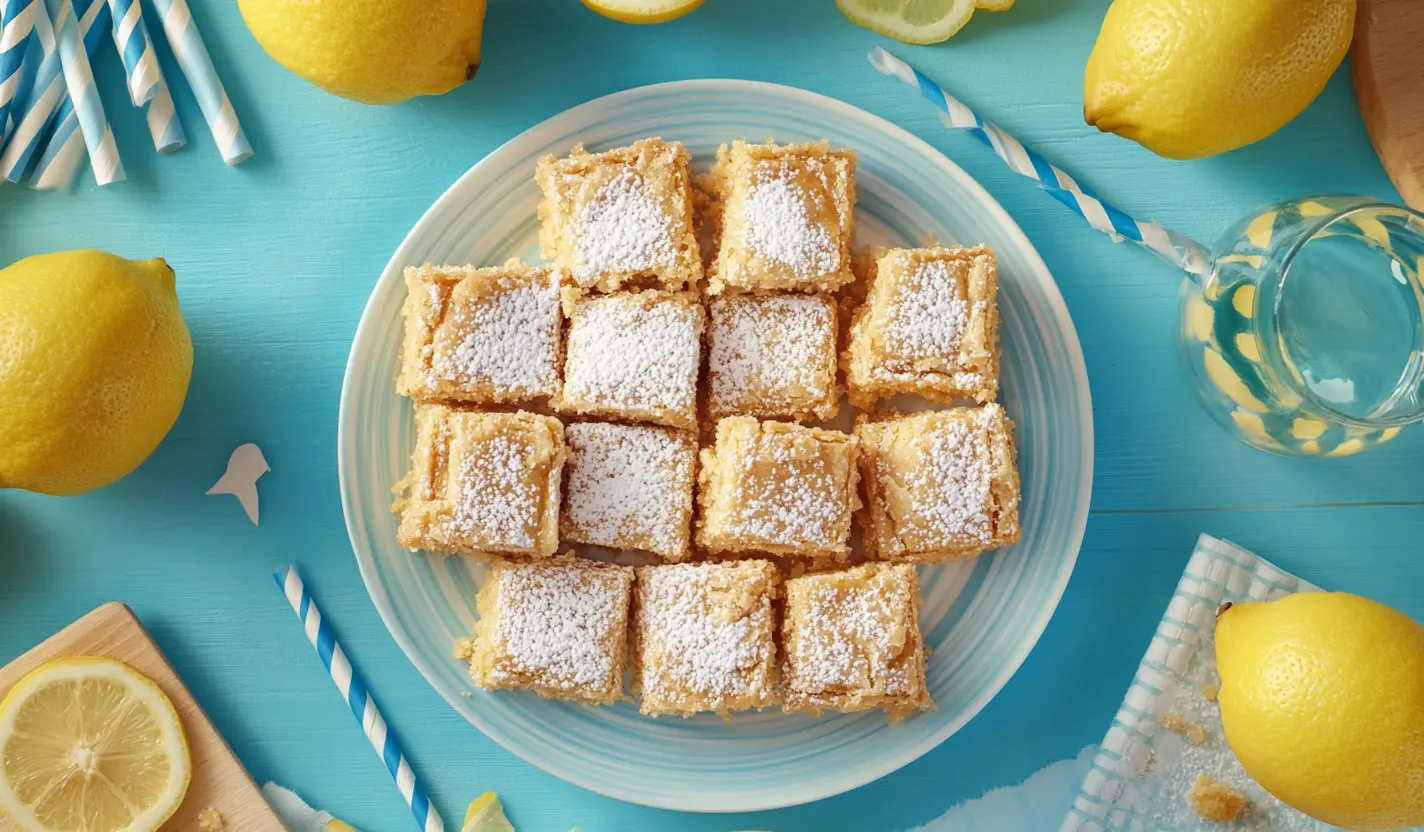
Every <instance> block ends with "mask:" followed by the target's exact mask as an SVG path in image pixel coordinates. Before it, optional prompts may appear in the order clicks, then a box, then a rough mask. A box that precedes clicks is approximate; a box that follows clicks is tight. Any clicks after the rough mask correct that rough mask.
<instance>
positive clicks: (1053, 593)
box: [338, 81, 1093, 812]
mask: <svg viewBox="0 0 1424 832" xmlns="http://www.w3.org/2000/svg"><path fill="white" fill-rule="evenodd" d="M650 135H660V136H662V137H663V138H666V139H676V140H679V141H682V142H683V143H685V144H686V145H687V146H688V148H689V150H691V152H692V154H693V156H694V159H695V163H696V164H697V165H698V166H700V167H701V168H702V169H705V168H706V166H707V165H708V164H709V163H710V161H711V158H712V156H713V154H714V153H715V151H716V148H717V146H718V145H719V144H721V143H723V142H726V141H730V140H731V139H735V138H743V137H745V138H748V139H753V140H761V139H763V138H766V137H768V136H770V137H774V138H775V139H776V140H777V141H781V142H796V141H807V140H814V139H821V138H827V139H829V140H830V141H831V143H832V144H833V145H836V146H839V147H847V148H852V149H854V150H856V151H857V152H858V153H859V154H860V164H859V171H858V174H857V180H858V183H859V186H860V201H859V205H858V206H857V209H856V210H857V224H858V229H859V230H858V236H859V242H860V243H863V244H865V243H868V244H875V245H890V244H893V245H906V244H910V245H913V244H918V243H921V242H923V241H924V240H926V239H929V238H934V239H936V240H939V241H941V242H962V243H979V242H983V243H987V244H988V245H990V246H991V247H992V248H993V249H994V251H995V252H996V253H997V255H998V260H999V274H1000V282H1001V289H1000V307H1001V310H1002V316H1003V323H1002V337H1003V349H1004V361H1003V368H1002V376H1003V385H1002V396H1001V398H1002V400H1003V402H1004V403H1005V406H1006V407H1007V409H1008V411H1009V414H1010V415H1011V416H1012V417H1013V418H1014V419H1015V420H1016V422H1017V425H1018V432H1017V439H1018V447H1019V464H1020V467H1021V470H1022V476H1023V493H1024V501H1023V505H1022V524H1023V541H1022V542H1021V543H1020V544H1019V545H1017V546H1014V547H1013V548H1010V549H1004V550H1000V551H998V552H995V553H993V554H992V555H989V556H986V557H983V558H980V559H978V560H977V561H974V562H970V563H964V564H955V565H948V566H939V567H930V568H926V569H923V570H922V585H923V591H924V596H925V598H924V607H923V614H922V618H921V623H922V626H923V628H924V631H925V642H926V644H927V645H928V646H929V647H930V648H931V649H932V650H933V655H932V656H931V657H930V660H929V686H930V690H931V693H932V694H933V696H934V699H935V702H936V703H937V704H938V708H937V710H935V711H932V712H930V713H927V714H924V715H921V716H917V717H915V718H914V719H912V720H910V721H908V722H905V723H902V724H900V725H899V726H895V727H890V726H889V725H887V724H886V720H885V718H884V717H883V716H882V715H880V714H879V713H861V714H851V715H840V714H833V715H827V716H825V717H822V718H820V719H813V718H810V717H807V716H785V715H782V714H780V713H774V712H771V711H767V712H765V713H761V714H750V715H747V716H745V717H740V718H738V719H737V720H735V721H734V722H732V723H726V722H723V721H722V720H721V719H719V718H717V717H715V716H710V715H708V716H704V717H697V718H693V719H688V720H681V719H668V718H663V719H657V720H654V719H650V718H647V717H643V716H640V715H639V714H638V712H637V707H636V705H633V704H625V705H619V706H617V707H612V708H590V707H583V706H576V705H567V704H562V703H556V702H548V701H544V700H541V699H539V698H538V697H537V696H534V695H533V694H524V693H498V694H491V693H486V692H484V691H481V690H479V689H478V688H476V687H475V686H474V685H473V684H472V682H471V681H470V678H469V675H468V669H467V668H466V667H465V666H464V665H463V664H462V663H461V662H459V661H457V660H456V659H455V658H454V657H453V654H452V652H451V647H452V644H453V643H454V641H455V639H457V638H459V637H461V636H464V635H467V634H469V633H470V631H471V628H472V626H473V624H474V620H475V605H474V598H475V591H476V588H477V587H478V585H479V582H480V578H481V574H482V567H481V566H480V565H479V564H478V563H477V562H475V561H473V560H469V559H464V558H458V557H455V558H448V559H443V558H437V557H428V556H426V555H424V554H412V553H409V552H404V551H402V550H401V549H400V548H399V547H397V546H396V518H395V516H394V515H392V514H391V512H390V502H391V486H392V485H393V484H394V483H395V482H396V481H397V480H398V479H399V478H400V477H401V476H403V474H404V472H405V468H406V466H407V462H408V455H409V453H410V449H411V448H412V446H413V444H414V429H413V421H412V414H411V407H410V405H409V404H408V403H407V402H406V401H405V400H403V399H401V398H400V397H398V396H396V394H395V389H394V384H393V379H394V378H395V376H396V367H397V353H398V344H399V342H400V332H401V311H400V310H401V302H402V299H403V298H404V295H405V287H404V283H403V280H402V276H401V272H402V269H403V268H404V267H406V266H413V265H419V264H421V263H424V262H437V263H439V262H449V263H467V262H468V263H474V264H477V265H486V264H497V263H500V262H503V261H504V260H505V259H507V258H509V257H516V256H523V257H526V258H529V257H536V256H537V246H536V243H535V240H536V232H537V221H536V219H535V208H536V206H537V204H538V201H539V193H538V189H537V188H536V187H535V185H534V182H533V171H534V163H535V160H536V159H537V158H538V157H539V156H541V155H543V154H545V153H555V154H563V153H566V152H567V151H568V149H569V147H570V146H572V145H573V144H574V143H576V142H583V143H585V144H586V145H587V146H588V147H589V148H590V149H593V150H602V149H607V148H611V147H616V146H619V145H624V144H627V143H629V142H631V141H633V140H635V139H638V138H641V137H644V136H650ZM985 152H987V151H985ZM338 445H339V449H338V455H339V456H338V459H339V464H340V473H341V499H342V506H343V508H344V510H345V512H346V524H347V529H348V531H349V533H350V535H351V544H352V546H353V547H354V548H355V551H356V560H357V562H358V563H359V564H360V566H361V575H362V577H363V578H364V579H365V582H366V587H367V589H369V591H370V593H371V598H372V600H373V601H374V602H375V604H376V608H377V609H378V610H379V611H380V614H381V617H382V618H383V619H384V620H385V623H386V626H387V627H388V628H390V631H391V634H392V635H394V636H395V638H396V641H397V642H399V644H400V646H401V648H402V649H403V650H404V651H405V653H406V655H407V656H409V657H410V660H411V661H412V662H414V663H415V666H416V667H417V668H419V670H420V672H421V673H422V674H424V676H425V678H426V679H427V680H429V682H430V684H431V685H433V686H434V687H435V689H436V690H437V691H439V692H440V694H441V695H442V696H443V697H445V699H446V701H448V702H449V703H450V706H451V707H453V708H454V709H455V710H457V711H459V712H460V713H461V714H462V715H463V716H464V717H465V718H466V719H468V720H469V721H470V722H471V723H472V724H473V725H475V726H476V727H477V728H479V729H480V730H481V731H483V732H484V733H485V735H486V736H488V737H490V738H491V739H493V740H495V741H496V742H498V743H500V744H501V745H503V746H504V747H505V748H507V749H509V750H510V751H512V752H513V753H515V754H517V755H519V756H520V757H522V758H523V759H525V760H527V761H528V762H530V763H532V764H534V765H536V766H538V767H539V768H542V769H544V770H545V771H547V772H549V773H551V774H554V775H556V776H558V777H561V778H563V779H565V780H567V781H569V782H571V783H574V784H576V785H579V786H582V787H584V788H587V789H591V790H593V791H596V792H600V793H602V794H606V795H609V796H611V797H616V798H619V799H622V800H628V801H632V802H635V803H643V804H647V805H650V806H659V807H664V808H669V809H680V810H687V811H702V812H713V811H721V812H727V811H750V810H758V809H770V808H775V807H780V806H788V805H793V804H797V803H804V802H807V801H811V800H816V799H818V798H822V797H827V796H830V795H834V794H838V793H840V792H843V791H846V790H848V789H853V788H855V787H856V786H859V785H861V784H863V783H866V782H869V781H871V780H874V779H875V778H877V777H881V776H882V775H884V774H886V773H888V772H891V771H894V770H895V769H897V768H899V767H900V766H903V765H905V764H906V763H908V762H910V761H912V760H914V759H915V758H917V757H919V756H920V755H921V754H924V753H925V752H926V751H929V750H930V749H931V748H934V747H935V746H936V745H938V744H939V743H941V742H943V741H944V739H945V738H946V737H948V736H950V735H951V734H953V733H954V732H955V731H957V730H958V729H959V728H960V727H961V726H962V725H964V723H965V722H967V721H968V720H969V719H970V718H971V717H973V716H974V715H975V714H976V713H978V712H979V710H980V709H981V708H983V707H984V705H985V703H987V702H988V701H989V700H990V699H991V698H992V697H993V696H994V694H996V693H997V692H998V691H999V690H1000V688H1002V687H1003V686H1004V684H1005V683H1006V682H1007V681H1008V680H1009V677H1010V676H1012V675H1013V673H1014V671H1015V670H1017V669H1018V667H1019V665H1020V664H1021V663H1022V662H1023V660H1024V658H1025V657H1026V656H1027V655H1028V652H1029V650H1030V649H1032V647H1033V645H1034V643H1035V642H1036V641H1037V640H1038V637H1039V635H1040V634H1041V633H1042V632H1043V628H1044V626H1045V625H1047V623H1048V620H1049V617H1050V616H1052V614H1053V610H1054V608H1055V607H1056V606H1057V604H1058V600H1059V598H1060V596H1061V595H1062V593H1063V588H1064V586H1065V585H1066V584H1067V582H1068V576H1069V574H1070V573H1071V572H1072V571H1073V563H1074V560H1075V559H1076V558H1077V554H1078V546H1079V544H1080V542H1081V540H1082V535H1083V526H1084V523H1085V521H1086V519H1087V513H1088V499H1089V493H1090V491H1091V487H1092V466H1093V429H1092V410H1091V407H1090V405H1089V400H1088V379H1087V374H1086V371H1085V370H1084V367H1083V356H1082V351H1081V349H1080V347H1079V345H1078V338H1077V334H1076V333H1075V332H1074V330H1073V323H1072V321H1071V320H1070V319H1069V317H1068V312H1067V309H1066V308H1065V307H1064V305H1063V299H1062V296H1061V295H1060V294H1059V292H1058V287H1057V286H1056V285H1055V284H1054V282H1053V278H1052V276H1051V275H1050V274H1049V273H1048V269H1047V268H1046V267H1045V266H1044V264H1043V261H1042V260H1041V259H1040V258H1039V256H1038V253H1037V252H1035V251H1034V249H1033V246H1032V245H1031V244H1030V243H1029V241H1028V239H1027V238H1025V237H1024V235H1023V232H1021V231H1020V230H1019V228H1018V226H1016V225H1015V224H1014V222H1013V220H1011V219H1010V218H1009V216H1008V215H1007V214H1006V213H1005V212H1004V210H1003V209H1002V208H1001V207H999V205H998V203H996V202H995V201H994V200H993V199H992V198H991V197H990V196H989V195H988V194H987V193H985V192H984V190H983V189H982V188H981V187H980V186H979V185H978V184H977V183H975V182H974V180H972V179H970V178H969V176H968V175H967V174H965V173H964V171H962V170H960V169H959V168H958V167H956V166H955V165H954V164H953V163H951V162H950V161H949V160H947V159H946V158H944V156H942V155H940V154H939V153H938V152H936V151H935V150H934V149H933V148H931V147H930V146H929V145H927V144H925V143H924V142H922V141H920V140H919V139H917V138H915V137H914V136H912V135H910V134H909V133H906V132H905V131H903V130H901V129H899V128H897V127H895V126H894V125H892V124H890V123H888V122H886V121H883V120H882V119H879V118H876V117H874V116H872V115H870V114H868V113H866V112H864V111H862V110H858V109H856V108H854V107H851V106H849V105H847V104H843V103H841V102H839V101H835V100H833V99H830V98H825V97H822V96H819V95H815V94H813V93H809V92H805V91H803V90H797V89H791V88H788V87H781V86H776V85H773V84H762V83H754V82H748V81H685V82H678V83H670V84H659V85H656V86H650V87H642V88H639V89H633V90H628V91H626V92H622V93H618V94H615V95H610V96H607V97H605V98H600V99H598V100H596V101H591V102H589V103H587V104H584V105H582V106H579V107H575V108H574V109H572V110H569V111H567V112H565V113H562V114H560V115H558V116H555V117H554V118H551V119H549V120H548V121H545V122H544V123H542V124H540V125H538V126H536V127H534V128H532V129H530V130H528V131H527V132H525V133H523V134H521V135H519V136H517V137H516V138H514V139H513V140H511V141H510V142H509V143H507V144H505V145H504V146H503V147H501V148H499V149H498V150H496V151H495V152H493V153H491V154H490V155H489V156H487V157H486V158H485V159H484V160H482V161H481V162H480V163H479V164H477V165H475V166H474V167H473V168H471V169H470V170H469V171H468V172H467V173H466V174H465V175H464V176H462V177H461V178H460V180H459V181H458V182H456V183H455V184H454V185H453V186H451V187H450V189H449V190H448V191H446V192H445V195H444V196H442V197H441V198H440V199H439V200H438V201H437V202H436V203H435V204H434V205H433V206H432V207H431V208H430V210H429V211H427V212H426V214H425V216H424V217H422V218H421V220H420V222H418V223H417V224H416V226H415V228H413V229H411V232H410V234H409V235H408V236H407V237H406V239H405V242H404V243H402V244H401V247H400V249H399V250H398V251H397V252H396V253H395V256H394V257H393V258H391V262H390V264H389V265H387V266H386V270H385V272H384V273H383V274H382V275H381V279H380V281H379V282H378V283H377V285H376V288H375V291H374V292H373V293H372V294H371V299H370V302H369V303H368V304H367V306H366V311H365V314H364V315H363V316H362V318H361V325H360V327H359V328H358V329H357V332H356V338H355V341H354V343H353V344H352V347H351V357H350V361H349V363H348V365H347V368H346V380H345V385H344V387H343V389H342V396H341V421H340V432H339V439H338Z"/></svg>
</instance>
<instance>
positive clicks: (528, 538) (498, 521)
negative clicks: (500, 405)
mask: <svg viewBox="0 0 1424 832" xmlns="http://www.w3.org/2000/svg"><path fill="white" fill-rule="evenodd" d="M531 450H532V449H531V448H530V447H529V445H528V444H526V443H524V442H521V441H519V439H517V438H516V437H513V436H510V435H508V434H503V433H501V434H496V435H494V436H491V437H489V438H488V439H485V440H483V441H481V442H480V443H479V444H478V445H477V446H476V447H475V448H473V449H472V450H471V452H470V453H469V454H466V455H465V456H464V458H463V459H462V460H461V462H460V470H459V484H458V492H459V503H458V505H457V507H456V511H455V516H454V517H453V518H452V520H451V523H452V525H453V526H454V528H455V530H456V531H457V532H459V533H460V534H461V535H463V536H466V537H469V538H472V539H474V540H477V541H480V542H481V543H482V544H483V545H486V546H500V547H517V548H526V549H527V548H529V547H532V546H533V545H534V534H533V532H532V530H533V529H536V528H538V526H539V507H540V503H541V497H542V496H543V495H542V494H541V493H540V491H539V485H538V483H536V482H535V479H534V477H532V476H531V472H530V470H529V462H528V456H529V454H530V453H531Z"/></svg>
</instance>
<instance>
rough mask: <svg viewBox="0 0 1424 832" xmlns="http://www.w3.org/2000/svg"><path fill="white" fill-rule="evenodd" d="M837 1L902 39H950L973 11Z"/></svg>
mask: <svg viewBox="0 0 1424 832" xmlns="http://www.w3.org/2000/svg"><path fill="white" fill-rule="evenodd" d="M997 1H999V2H1001V0H997ZM585 2H587V0H585ZM836 5H837V6H839V7H840V10H841V12H842V13H844V14H845V16H846V17H848V18H850V20H851V22H852V23H855V24H858V25H860V26H864V27H865V28H867V29H870V30H871V31H875V32H879V33H880V34H882V35H887V36H889V37H892V38H894V39H895V40H898V41H903V42H904V43H939V42H940V41H942V40H949V39H950V37H952V36H953V35H954V33H955V32H958V31H959V30H960V29H961V28H962V27H963V26H964V24H966V23H968V22H969V18H970V17H972V16H973V15H974V0H836Z"/></svg>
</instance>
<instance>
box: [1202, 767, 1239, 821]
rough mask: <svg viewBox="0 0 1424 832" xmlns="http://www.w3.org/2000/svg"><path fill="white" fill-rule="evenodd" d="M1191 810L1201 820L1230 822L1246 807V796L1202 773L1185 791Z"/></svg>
mask: <svg viewBox="0 0 1424 832" xmlns="http://www.w3.org/2000/svg"><path fill="white" fill-rule="evenodd" d="M1187 800H1188V801H1189V802H1190V803H1191V805H1192V811H1193V812H1196V813H1197V816H1198V817H1200V818H1201V819H1202V820H1210V821H1216V822H1217V823H1230V822H1232V821H1234V820H1236V819H1237V818H1238V817H1240V815H1241V810H1242V809H1245V808H1246V797H1245V795H1243V794H1241V793H1240V792H1238V791H1236V790H1235V789H1233V788H1231V787H1230V786H1228V785H1226V784H1225V783H1223V782H1221V781H1220V780H1217V779H1215V778H1213V777H1211V776H1209V775H1206V774H1203V775H1202V776H1200V777H1198V778H1197V781H1196V782H1195V783H1193V784H1192V790H1191V791H1190V792H1188V793H1187Z"/></svg>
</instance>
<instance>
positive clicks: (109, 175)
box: [45, 0, 126, 185]
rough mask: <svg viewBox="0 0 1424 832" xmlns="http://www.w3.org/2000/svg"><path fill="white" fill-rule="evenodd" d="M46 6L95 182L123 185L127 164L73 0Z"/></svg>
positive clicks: (53, 0)
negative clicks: (101, 97)
mask: <svg viewBox="0 0 1424 832" xmlns="http://www.w3.org/2000/svg"><path fill="white" fill-rule="evenodd" d="M45 2H46V3H47V5H48V7H49V12H50V15H51V16H52V17H53V19H54V28H55V35H56V42H57V43H58V44H59V57H60V63H61V64H62V65H63V67H64V83H65V85H66V86H68V88H69V97H70V99H71V100H73V102H74V112H75V114H76V115H78V116H79V132H80V133H82V134H83V135H84V146H85V147H87V148H88V149H89V164H90V165H91V166H92V167H93V168H94V181H96V182H98V183H99V184H100V185H108V184H110V183H111V182H119V181H122V180H123V179H124V178H126V174H125V173H124V163H123V161H121V160H120V159H119V148H118V145H116V144H115V143H114V131H113V130H112V129H110V127H109V120H108V119H107V118H105V116H104V103H103V102H102V101H100V100H99V88H98V87H97V86H96V85H95V84H94V70H93V68H92V67H90V66H89V55H88V54H87V53H85V51H84V47H83V45H82V44H83V38H82V36H81V35H80V34H79V21H78V20H76V19H75V9H74V7H73V4H72V3H71V2H70V0H45Z"/></svg>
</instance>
